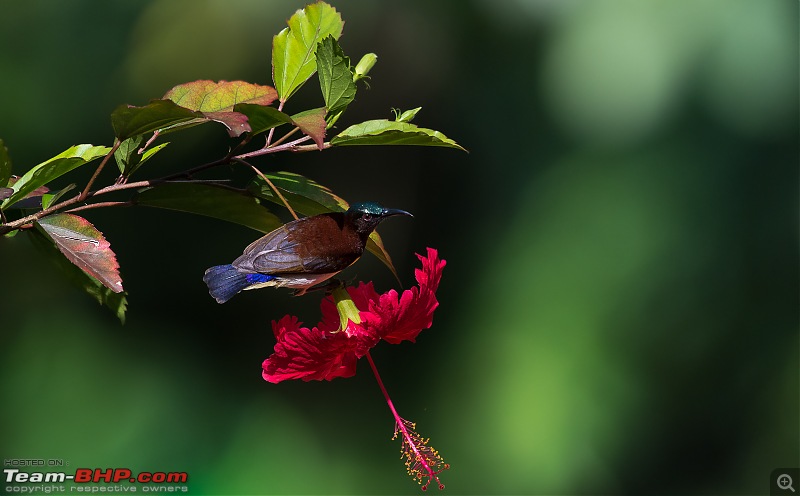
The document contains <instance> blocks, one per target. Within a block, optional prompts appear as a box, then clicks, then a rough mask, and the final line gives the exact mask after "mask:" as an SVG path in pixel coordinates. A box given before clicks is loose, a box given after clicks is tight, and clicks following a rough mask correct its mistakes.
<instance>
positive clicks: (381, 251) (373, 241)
mask: <svg viewBox="0 0 800 496" xmlns="http://www.w3.org/2000/svg"><path fill="white" fill-rule="evenodd" d="M367 251H368V252H370V253H372V254H373V255H375V256H376V257H378V260H380V261H381V262H383V265H385V266H386V267H388V268H389V270H390V271H391V272H392V275H394V278H395V279H397V282H400V276H398V275H397V269H395V268H394V264H393V263H392V257H390V256H389V252H388V251H387V250H386V247H384V246H383V239H382V238H381V235H380V234H378V231H372V232H371V233H370V234H369V239H368V240H367Z"/></svg>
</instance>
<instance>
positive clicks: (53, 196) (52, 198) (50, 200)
mask: <svg viewBox="0 0 800 496" xmlns="http://www.w3.org/2000/svg"><path fill="white" fill-rule="evenodd" d="M73 189H75V183H72V184H70V185H68V186H67V187H65V188H62V189H61V190H59V191H56V192H55V193H45V194H43V195H42V210H44V209H46V208H49V207H50V205H53V204H54V203H56V202H57V201H58V200H59V199H60V198H61V197H62V196H64V195H65V194H66V193H68V192H70V191H72V190H73Z"/></svg>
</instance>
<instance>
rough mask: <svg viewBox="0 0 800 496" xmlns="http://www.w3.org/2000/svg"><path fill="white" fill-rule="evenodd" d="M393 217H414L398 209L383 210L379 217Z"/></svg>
mask: <svg viewBox="0 0 800 496" xmlns="http://www.w3.org/2000/svg"><path fill="white" fill-rule="evenodd" d="M393 215H407V216H409V217H414V216H413V215H411V213H410V212H406V211H405V210H400V209H398V208H384V209H383V212H382V213H381V217H391V216H393Z"/></svg>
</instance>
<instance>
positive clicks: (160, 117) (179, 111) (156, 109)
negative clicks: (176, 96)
mask: <svg viewBox="0 0 800 496" xmlns="http://www.w3.org/2000/svg"><path fill="white" fill-rule="evenodd" d="M197 118H203V114H201V113H199V112H194V111H192V110H189V109H186V108H183V107H179V106H178V105H176V104H175V102H173V101H171V100H153V101H152V102H150V103H149V104H147V105H145V106H144V107H133V106H130V105H120V106H119V107H117V108H116V109H115V110H114V112H112V113H111V126H112V127H113V128H114V135H115V136H116V137H117V139H119V140H120V141H125V140H126V139H128V138H130V137H132V136H136V135H138V134H145V133H152V132H154V131H158V130H160V129H165V128H169V127H171V126H174V125H176V124H182V123H186V122H189V121H192V120H196V119H197Z"/></svg>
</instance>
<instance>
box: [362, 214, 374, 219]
mask: <svg viewBox="0 0 800 496" xmlns="http://www.w3.org/2000/svg"><path fill="white" fill-rule="evenodd" d="M361 218H362V219H364V220H371V219H372V214H368V213H364V215H362V216H361Z"/></svg>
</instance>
